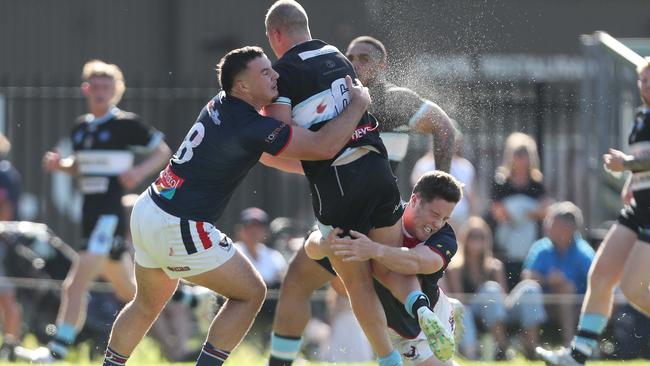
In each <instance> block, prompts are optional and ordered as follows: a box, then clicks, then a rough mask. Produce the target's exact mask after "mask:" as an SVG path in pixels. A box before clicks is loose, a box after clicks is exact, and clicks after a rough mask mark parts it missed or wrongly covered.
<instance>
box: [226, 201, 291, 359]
mask: <svg viewBox="0 0 650 366" xmlns="http://www.w3.org/2000/svg"><path fill="white" fill-rule="evenodd" d="M235 231H236V235H237V236H236V237H237V242H236V243H235V246H236V247H237V249H239V250H240V251H241V252H242V253H243V254H244V255H245V256H246V257H247V258H248V259H249V260H250V261H251V263H253V267H255V269H256V270H257V271H258V272H259V273H260V275H262V279H263V280H264V283H265V284H266V287H267V288H270V289H277V288H280V284H281V283H282V279H283V278H284V275H285V273H286V271H287V261H286V259H284V256H283V255H282V253H280V252H279V251H277V250H275V249H273V248H270V247H268V246H267V245H266V244H264V240H266V238H267V236H268V235H269V215H268V214H267V213H266V212H264V211H263V210H262V209H259V208H257V207H249V208H247V209H245V210H243V211H242V212H241V214H240V217H239V224H238V226H237V229H236V230H235ZM276 303H277V301H276V300H275V299H267V300H265V301H264V304H262V308H261V309H260V312H259V314H258V316H257V318H256V319H255V323H254V324H253V326H252V328H251V330H250V332H249V334H248V339H249V340H251V341H252V342H253V343H254V344H255V345H257V346H258V347H259V348H260V349H265V348H266V343H267V342H268V340H269V339H270V338H271V327H272V324H273V314H274V313H275V306H276Z"/></svg>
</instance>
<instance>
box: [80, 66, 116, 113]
mask: <svg viewBox="0 0 650 366" xmlns="http://www.w3.org/2000/svg"><path fill="white" fill-rule="evenodd" d="M81 80H82V83H81V90H82V92H83V94H84V95H85V96H86V99H87V100H88V103H90V105H91V108H93V107H99V108H101V107H104V108H105V107H108V106H110V105H117V103H119V102H120V99H122V95H123V94H124V90H125V89H126V85H125V84H124V75H123V74H122V70H120V68H119V67H118V66H117V65H114V64H108V63H106V62H104V61H101V60H91V61H88V62H86V64H85V65H84V67H83V70H82V71H81Z"/></svg>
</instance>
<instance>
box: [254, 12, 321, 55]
mask: <svg viewBox="0 0 650 366" xmlns="http://www.w3.org/2000/svg"><path fill="white" fill-rule="evenodd" d="M264 24H265V26H266V36H267V38H268V39H269V44H270V45H271V48H272V49H273V52H274V53H275V55H276V56H277V57H278V58H279V57H282V55H284V53H285V52H287V51H288V50H289V49H290V48H291V47H293V46H295V45H296V44H297V43H299V42H304V41H308V40H310V39H311V33H310V32H309V18H308V17H307V12H306V11H305V9H303V7H302V6H301V5H300V4H299V3H298V2H296V1H293V0H279V1H276V2H275V3H274V4H273V5H271V7H270V8H269V10H268V11H267V12H266V18H265V19H264Z"/></svg>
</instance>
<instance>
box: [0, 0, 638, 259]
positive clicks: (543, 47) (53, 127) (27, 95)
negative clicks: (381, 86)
mask: <svg viewBox="0 0 650 366" xmlns="http://www.w3.org/2000/svg"><path fill="white" fill-rule="evenodd" d="M271 3H272V1H242V0H240V1H226V0H224V1H215V0H212V1H208V0H188V1H180V0H139V1H127V0H111V1H101V0H67V1H40V0H2V1H0V49H1V50H2V51H1V52H0V128H1V129H2V131H4V132H5V133H6V134H7V136H8V137H9V138H10V140H11V141H12V142H13V152H12V155H11V156H10V159H11V160H12V161H13V162H14V164H15V165H16V167H17V169H19V171H20V172H21V173H22V175H23V189H24V191H25V192H26V193H28V194H30V195H31V197H34V198H35V203H36V205H35V206H34V208H35V210H34V215H35V216H34V218H33V219H34V220H36V221H42V222H46V223H48V224H49V225H50V226H52V228H53V229H54V230H55V231H56V232H57V233H59V234H60V235H61V236H62V237H63V238H64V239H65V240H66V241H68V242H70V243H71V244H72V245H73V246H76V243H75V240H74V239H75V238H76V235H77V232H78V230H77V229H76V226H77V223H78V215H79V201H78V200H79V197H78V195H77V194H75V191H74V190H73V184H72V181H71V180H70V179H67V178H66V177H62V176H48V175H46V174H44V173H43V172H42V171H41V169H40V160H41V157H42V155H43V153H44V152H45V151H46V149H50V148H52V147H53V146H55V145H57V144H59V143H60V142H61V138H62V137H64V136H67V134H68V131H69V130H70V128H71V125H72V122H73V120H74V118H75V117H76V116H77V115H79V114H81V113H84V112H85V104H84V100H83V97H82V96H81V93H80V91H79V90H78V86H79V84H80V82H81V81H80V73H81V67H82V65H83V64H84V63H85V62H86V61H88V60H89V59H92V58H100V59H103V60H105V61H107V62H111V63H116V64H118V65H119V66H120V67H121V68H122V70H123V72H124V74H125V77H126V84H127V88H128V89H127V92H126V94H125V96H124V99H123V101H122V103H121V104H120V107H122V108H123V109H126V110H130V111H133V112H136V113H138V114H140V115H142V116H143V118H144V119H145V121H147V122H148V123H150V124H152V125H153V126H155V127H156V128H158V129H160V130H162V131H163V132H164V133H165V134H166V136H167V142H168V144H169V145H170V147H171V148H172V150H175V149H176V148H177V147H178V145H179V143H180V141H181V140H182V139H183V137H184V135H185V133H186V132H187V130H188V129H189V127H190V126H191V125H192V124H193V123H194V120H195V117H196V116H197V114H198V112H199V110H200V108H201V107H202V106H203V105H204V104H205V103H206V101H207V100H209V98H210V97H211V96H212V95H214V94H215V93H216V91H217V89H218V85H217V82H216V79H215V73H214V65H215V64H216V62H217V61H218V59H219V58H220V57H221V56H223V55H224V54H225V53H226V52H227V51H229V50H230V49H232V48H236V47H240V46H243V45H260V46H262V47H263V48H265V49H266V50H267V51H268V52H269V56H270V57H271V59H274V57H273V56H272V52H271V50H270V48H269V47H268V43H267V41H266V38H265V35H264V24H263V18H264V13H265V12H266V9H267V8H268V6H269V5H270V4H271ZM302 4H303V6H304V7H305V9H306V10H307V12H308V14H309V15H310V24H311V30H312V35H313V36H314V38H320V39H323V40H326V41H328V42H329V43H332V44H333V45H335V46H337V47H339V48H340V49H344V48H345V47H346V45H347V44H348V42H349V40H351V39H352V38H354V37H356V36H358V35H362V34H369V35H373V36H376V37H377V38H379V39H381V40H382V41H384V42H385V44H386V46H387V48H388V50H389V57H390V61H391V70H390V78H389V79H390V80H391V81H393V82H395V83H397V84H400V85H404V86H409V87H411V88H413V89H414V90H416V91H418V92H419V93H421V94H422V95H423V96H425V97H428V98H430V99H432V100H433V101H435V102H437V103H438V104H440V105H441V106H442V107H443V108H444V109H445V110H446V111H448V113H449V114H450V116H451V117H452V118H454V119H456V120H457V121H458V123H459V124H460V126H461V127H462V129H463V131H464V133H465V134H466V138H465V144H464V155H465V156H466V157H467V158H468V159H469V160H470V161H472V162H473V163H474V164H475V166H476V168H477V180H478V190H479V195H481V196H482V197H483V198H484V199H483V200H482V202H481V204H482V205H483V207H487V201H486V199H485V198H486V197H488V196H489V193H490V192H489V187H490V185H489V183H490V181H491V179H492V176H493V174H494V168H495V166H496V165H498V164H499V161H500V158H501V153H502V150H503V143H504V141H505V137H506V136H507V135H508V134H509V133H511V132H514V131H522V132H526V133H529V134H531V135H533V136H534V137H535V138H536V139H537V141H538V144H539V148H540V154H541V158H542V168H543V172H544V174H545V182H546V185H547V189H548V191H549V192H550V195H551V196H552V197H553V198H555V199H561V200H564V199H570V200H573V201H574V202H576V203H577V204H578V205H579V206H580V207H582V208H583V210H584V211H585V216H586V218H587V223H588V226H589V227H595V226H597V225H598V224H599V223H600V222H602V221H603V220H605V219H607V218H613V215H614V214H615V213H614V212H615V210H616V209H617V207H618V205H619V203H618V201H619V200H618V199H617V195H618V193H617V192H616V189H617V182H615V181H614V182H612V183H608V181H607V180H605V181H603V179H602V171H601V169H600V163H599V160H598V159H599V155H600V154H602V153H603V152H604V151H600V150H602V148H601V147H602V146H621V147H622V146H624V145H625V144H624V142H625V138H626V136H627V131H628V130H629V127H628V126H629V125H628V124H626V123H627V122H625V123H619V120H620V121H625V120H626V118H627V117H626V116H627V115H629V113H632V109H633V108H634V107H635V106H636V104H637V103H638V95H636V94H635V93H636V90H635V84H634V80H635V74H634V71H633V69H631V68H629V67H622V66H620V65H619V64H618V63H616V62H614V61H612V62H609V63H608V62H600V63H599V62H595V61H593V57H595V56H594V55H595V53H594V52H591V51H589V50H590V49H589V47H587V46H586V45H585V43H584V42H581V39H580V35H581V34H590V33H592V32H594V31H595V30H599V29H600V30H605V31H607V32H609V33H610V34H612V35H614V36H616V37H623V38H630V37H646V38H647V37H650V12H648V8H649V7H648V1H647V0H620V1H616V2H612V1H607V0H590V1H588V0H574V1H561V0H549V1H535V0H500V1H475V0H439V1H424V0H420V1H408V2H407V1H380V0H365V1H344V0H333V1H302ZM596 56H597V55H596ZM604 72H606V73H609V74H612V75H615V80H616V84H613V83H610V84H607V85H605V86H602V85H601V86H600V87H598V86H597V85H596V84H594V85H593V86H592V87H589V86H586V84H585V82H586V81H588V80H592V79H593V80H595V79H594V78H596V77H598V76H599V75H601V74H603V73H604ZM597 88H601V89H602V90H605V89H607V88H610V90H611V92H612V93H609V94H612V95H614V96H615V98H614V99H607V98H601V97H599V96H598V95H596V97H594V94H593V93H590V91H592V90H595V89H597ZM603 88H605V89H603ZM601 89H599V90H601ZM621 90H627V91H626V92H625V93H622V92H620V91H621ZM601 94H608V93H601ZM619 94H620V97H619ZM599 95H600V94H599ZM590 108H591V109H590ZM598 108H600V109H598ZM587 110H591V112H592V113H594V115H595V114H597V113H595V112H594V111H602V110H604V111H607V113H610V114H611V116H612V118H609V117H608V116H609V115H607V116H605V115H603V113H600V117H601V118H604V119H603V120H602V121H600V122H597V121H596V119H595V118H592V117H590V116H589V115H585V111H587ZM626 111H627V112H626ZM626 113H627V115H626ZM630 121H631V119H630ZM604 124H606V125H604ZM594 133H597V136H596V137H595V139H596V140H597V141H599V143H598V144H595V143H593V142H594V140H592V139H591V138H590V136H591V135H590V134H594ZM416 140H417V139H416ZM607 144H609V145H607ZM61 148H62V150H65V146H64V145H61ZM426 148H427V147H426V142H424V141H422V140H421V139H419V140H417V141H416V144H415V146H414V148H413V149H412V151H411V152H410V153H409V155H408V157H407V160H406V161H405V163H404V164H402V166H401V167H400V170H399V171H398V175H399V177H400V184H401V189H402V191H403V193H404V194H406V193H408V192H409V191H410V184H409V182H408V176H409V173H410V168H411V166H412V164H413V162H414V161H415V159H417V158H418V157H419V156H421V155H422V153H424V152H425V151H426ZM594 182H597V183H594ZM609 186H611V188H607V187H609ZM141 188H144V187H141ZM138 191H140V190H138ZM252 205H255V206H259V207H262V208H264V209H265V210H267V211H268V212H269V213H270V214H271V216H289V217H293V218H296V219H298V222H299V223H300V225H301V226H307V225H309V224H310V223H311V221H312V220H313V215H312V214H311V207H310V197H309V192H308V188H307V185H306V183H305V181H304V178H302V177H297V176H289V175H286V174H282V173H278V172H275V171H272V170H270V169H267V168H263V167H256V168H255V169H254V170H253V171H252V172H251V174H250V175H249V176H248V178H247V179H246V180H245V182H244V184H242V186H241V187H239V189H238V190H237V192H236V193H235V195H234V196H233V199H232V201H231V202H230V204H229V206H228V209H227V211H226V213H225V215H224V217H223V218H222V219H221V220H220V221H219V223H218V226H219V227H221V228H223V229H224V230H225V231H226V232H227V233H232V226H233V224H234V222H235V220H236V218H237V217H238V212H239V210H241V209H242V208H244V207H247V206H252Z"/></svg>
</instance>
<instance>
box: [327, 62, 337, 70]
mask: <svg viewBox="0 0 650 366" xmlns="http://www.w3.org/2000/svg"><path fill="white" fill-rule="evenodd" d="M325 66H326V67H327V68H328V69H333V68H334V66H336V62H334V61H332V60H327V61H325Z"/></svg>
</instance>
